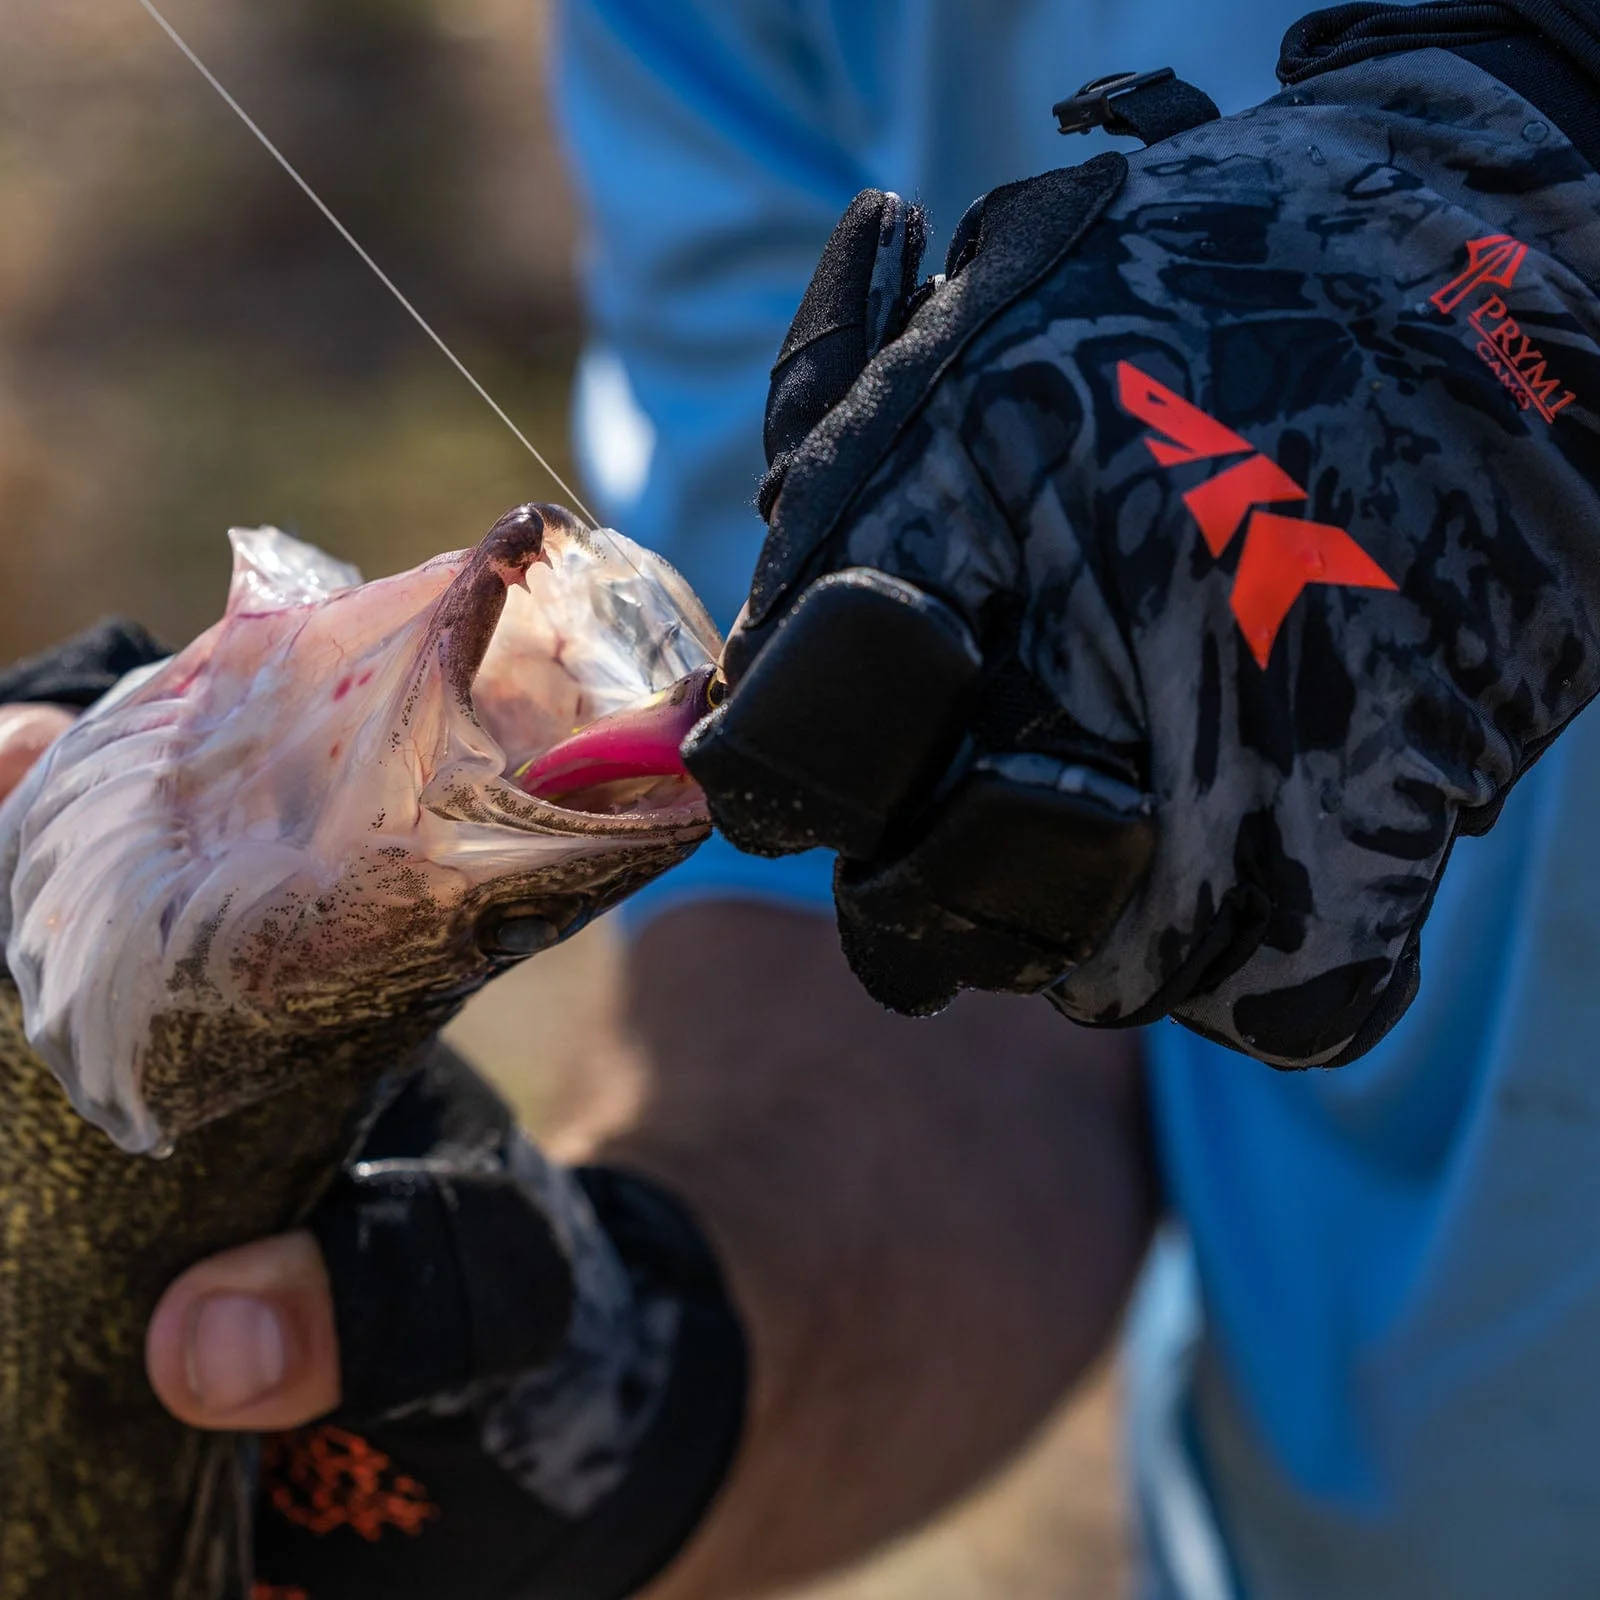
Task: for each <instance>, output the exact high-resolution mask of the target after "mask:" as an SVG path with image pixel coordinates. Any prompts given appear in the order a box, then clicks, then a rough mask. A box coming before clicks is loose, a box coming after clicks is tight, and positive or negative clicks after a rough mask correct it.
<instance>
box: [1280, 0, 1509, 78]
mask: <svg viewBox="0 0 1600 1600" xmlns="http://www.w3.org/2000/svg"><path fill="white" fill-rule="evenodd" d="M1520 31H1523V24H1522V21H1521V19H1520V18H1519V17H1518V16H1517V13H1516V12H1515V11H1514V10H1513V9H1512V8H1511V6H1509V5H1498V4H1493V3H1487V4H1480V3H1474V4H1455V3H1452V0H1445V3H1443V4H1437V5H1419V6H1404V5H1383V4H1377V3H1362V4H1357V5H1343V6H1330V7H1329V8H1328V9H1327V10H1325V11H1313V12H1311V13H1310V14H1309V15H1307V16H1304V17H1302V18H1301V19H1300V20H1299V21H1298V22H1297V23H1295V24H1294V25H1293V26H1292V27H1291V28H1290V29H1289V31H1288V32H1287V33H1286V34H1285V35H1284V37H1283V47H1282V50H1281V52H1280V54H1279V56H1278V81H1279V82H1280V83H1283V84H1286V85H1290V86H1292V85H1295V84H1299V83H1304V82H1305V81H1306V80H1307V79H1308V78H1313V77H1316V76H1317V75H1318V74H1320V73H1324V72H1334V71H1337V70H1338V69H1339V68H1340V67H1349V66H1354V65H1355V64H1356V62H1358V61H1370V60H1372V59H1373V58H1374V57H1376V56H1383V55H1391V54H1393V53H1394V52H1395V51H1397V50H1421V49H1426V48H1428V47H1430V46H1433V47H1437V48H1439V49H1443V50H1453V49H1455V48H1457V47H1458V46H1461V45H1469V44H1473V43H1478V42H1481V41H1484V40H1489V39H1498V38H1501V37H1503V36H1504V35H1506V34H1508V33H1516V32H1520Z"/></svg>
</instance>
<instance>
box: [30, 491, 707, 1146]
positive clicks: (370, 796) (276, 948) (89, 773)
mask: <svg viewBox="0 0 1600 1600" xmlns="http://www.w3.org/2000/svg"><path fill="white" fill-rule="evenodd" d="M231 538H232V540H233V550H234V570H233V580H232V584H231V587H230V591H229V596H228V603H227V608H226V612H225V614H224V616H223V618H222V620H221V621H220V622H218V623H217V624H216V625H215V626H213V627H212V628H210V629H209V630H207V631H206V632H205V633H203V634H202V635H201V636H200V637H199V638H197V639H196V640H195V641H194V642H193V643H192V644H190V645H189V646H188V647H187V648H186V649H184V650H182V651H180V652H179V653H178V654H177V655H175V656H173V657H171V658H169V659H167V660H166V661H164V662H160V663H157V664H155V665H154V666H152V667H148V668H144V669H141V671H139V672H137V673H134V674H130V675H129V677H128V678H125V679H124V680H123V681H122V682H121V683H120V684H118V686H117V687H116V688H115V689H114V690H113V691H112V692H111V693H110V694H109V695H107V696H106V697H104V699H102V700H101V701H100V702H99V703H98V704H97V705H96V706H95V707H93V708H91V709H90V711H88V712H87V713H86V714H85V715H84V716H83V717H82V718H81V719H79V720H78V721H77V722H76V723H75V724H74V725H73V726H72V727H71V728H70V729H69V730H68V731H67V732H66V733H64V734H63V735H62V736H61V737H60V738H59V739H57V740H56V741H55V743H53V744H52V745H51V746H50V747H49V749H48V750H47V751H46V752H45V753H44V755H43V756H42V757H41V758H40V759H39V760H38V761H37V763H36V764H35V765H34V766H33V767H32V768H31V770H30V771H29V772H28V773H27V775H26V776H25V777H24V778H23V780H22V782H21V783H20V784H19V785H18V787H17V788H16V789H15V790H14V791H13V792H12V794H11V795H10V796H9V798H8V799H6V801H5V803H4V806H3V807H0V941H3V945H4V950H5V956H6V961H7V965H8V966H9V968H10V971H11V975H12V978H13V980H14V981H15V983H16V986H17V988H18V991H19V993H20V995H21V998H22V1003H23V1018H24V1025H25V1027H26V1030H27V1034H28V1038H29V1042H30V1043H31V1044H32V1046H33V1047H34V1049H35V1050H36V1051H37V1052H38V1054H39V1055H40V1056H41V1057H42V1058H43V1059H44V1060H45V1061H46V1062H47V1063H48V1065H49V1066H50V1067H51V1069H52V1070H53V1071H54V1072H55V1074H56V1076H57V1077H58V1078H59V1079H60V1080H61V1082H62V1084H63V1086H64V1087H65V1089H66V1090H67V1093H68V1094H69V1096H70V1097H71V1099H72V1101H73V1104H74V1105H75V1106H76V1107H77V1109H78V1110H79V1112H81V1113H82V1114H83V1115H84V1116H85V1117H86V1118H88V1120H90V1121H91V1122H93V1123H95V1124H96V1125H97V1126H99V1127H100V1128H102V1129H104V1130H105V1132H106V1133H108V1134H109V1135H110V1136H111V1137H112V1138H113V1139H114V1140H115V1141H116V1142H117V1143H118V1144H119V1145H121V1146H122V1147H123V1148H125V1149H127V1150H131V1151H152V1150H157V1149H160V1148H162V1147H163V1146H166V1145H169V1144H170V1143H171V1142H172V1141H173V1140H175V1139H177V1138H179V1137H181V1136H182V1135H183V1134H184V1133H185V1132H186V1131H188V1130H189V1129H191V1128H193V1127H195V1126H198V1125H200V1124H201V1123H203V1122H206V1121H209V1120H211V1119H212V1118H215V1117H217V1116H220V1115H223V1114H225V1113H227V1112H229V1111H232V1110H235V1109H237V1108H239V1107H241V1106H243V1105H246V1104H249V1103H251V1102H253V1101H255V1100H259V1099H261V1098H264V1097H266V1096H267V1095H269V1094H271V1093H273V1092H274V1090H275V1089H276V1088H277V1087H280V1086H281V1085H282V1083H283V1082H284V1081H285V1074H287V1073H291V1072H293V1071H294V1070H297V1068H296V1063H297V1062H299V1063H303V1062H304V1061H305V1060H307V1059H308V1058H310V1057H313V1056H314V1055H315V1053H316V1049H317V1046H318V1044H319V1042H322V1043H326V1042H327V1041H331V1040H335V1039H339V1038H348V1037H352V1036H355V1035H357V1034H359V1033H360V1031H361V1029H362V1028H363V1027H367V1026H370V1025H371V1024H373V1023H374V1021H375V1020H377V1021H383V1022H386V1023H392V1022H393V1021H394V1020H395V1019H397V1018H399V1019H403V1020H406V1021H409V1023H411V1024H412V1025H413V1027H412V1032H413V1033H414V1034H415V1035H416V1037H417V1038H418V1039H419V1040H420V1039H421V1038H423V1037H426V1035H427V1034H428V1033H430V1032H431V1031H432V1030H433V1029H434V1028H436V1027H437V1026H439V1025H440V1024H441V1023H442V1022H443V1021H445V1020H447V1018H448V1017H449V1016H450V1015H451V1014H452V1013H453V1011H454V1010H455V1009H456V1008H458V1007H459V1006H460V1005H461V1004H462V1003H463V1002H464V1001H465V1000H466V999H467V998H468V997H469V996H470V995H471V994H472V993H473V992H474V991H475V990H476V989H478V988H479V987H480V986H481V985H482V984H483V983H484V982H485V981H487V980H488V979H489V978H490V977H492V976H493V975H494V974H495V973H496V972H498V971H499V970H501V969H502V968H504V967H506V966H508V965H511V964H513V963H515V962H517V961H520V960H522V959H524V958H525V957H527V956H529V955H531V954H534V953H535V952H536V951H538V950H541V949H544V948H546V947H548V946H549V945H551V944H553V943H555V942H556V941H557V940H559V939H561V938H563V937H565V936H566V935H567V934H569V933H571V932H573V931H574V930H575V929H576V928H578V927H579V926H581V925H582V924H583V923H584V922H586V921H587V920H588V919H589V918H590V917H592V916H593V915H594V914H595V913H597V912H599V911H602V910H604V909H605V908H606V907H608V906H609V905H611V904H613V903H614V902H616V901H617V900H619V899H620V898H622V897H623V896H625V895H627V894H628V893H630V892H632V891H633V890H635V889H637V888H639V887H641V886H642V885H643V884H645V883H646V882H648V881H649V880H650V879H651V878H653V877H655V876H656V875H657V874H659V873H660V872H662V871H664V870H665V869H666V868H667V867H669V866H672V865H674V864H675V863H676V862H678V861H680V860H682V859H683V858H684V857H685V856H686V855H688V854H689V852H690V851H692V850H693V849H694V847H695V846H696V845H697V844H698V843H699V842H700V841H701V840H702V839H703V838H704V837H705V836H706V834H707V833H708V831H709V821H708V817H707V813H706V808H705V804H704V801H703V798H702V796H701V794H700V792H699V790H698V788H697V787H696V786H695V784H694V783H693V781H692V780H691V779H690V778H689V777H688V775H687V774H686V773H685V772H684V771H683V769H682V764H681V761H679V759H678V757H677V745H678V743H679V742H680V741H681V739H682V736H683V734H684V733H686V732H687V730H688V728H689V726H691V725H692V723H693V722H694V721H695V720H696V719H697V718H698V717H699V715H701V714H702V713H703V712H704V710H705V709H706V695H707V692H708V684H709V682H710V679H711V662H712V659H713V658H714V656H715V654H716V652H717V649H718V647H719V640H718V638H717V633H716V630H715V628H714V627H713V626H712V624H711V622H710V621H709V619H708V618H707V617H706V615H705V612H704V610H703V609H702V608H701V606H700V605H699V603H698V601H696V599H695V598H694V596H693V594H692V592H691V591H690V590H689V588H688V587H687V585H686V584H685V583H684V582H683V580H682V579H681V578H680V577H679V576H678V575H677V573H676V572H674V571H673V570H672V568H671V567H669V566H668V565H667V564H666V563H665V562H663V561H662V560H660V558H659V557H656V556H654V555H652V554H651V553H649V552H648V551H645V550H643V549H641V548H639V547H637V546H634V545H632V544H630V543H629V542H628V541H627V540H625V539H623V538H622V536H621V535H619V534H615V533H612V532H610V531H609V530H601V531H599V532H595V531H591V530H588V529H586V528H584V527H583V526H582V525H581V524H579V523H578V522H577V521H576V519H575V518H573V517H572V516H571V515H570V514H569V513H567V512H565V511H562V510H561V509H560V508H559V507H553V506H533V505H529V506H522V507H518V508H517V509H516V510H514V511H512V512H510V513H508V514H507V515H506V516H505V517H502V518H501V519H500V521H499V522H497V523H496V524H495V526H494V527H493V528H492V529H491V530H490V532H489V534H488V535H487V537H486V538H485V539H484V540H483V541H482V543H480V544H479V545H478V546H477V547H476V548H474V549H470V550H458V551H454V552H451V553H449V554H446V555H441V556H439V557H437V558H436V559H434V560H432V561H429V562H427V563H426V564H425V565H423V566H421V567H418V568H416V569H414V570H412V571H409V572H405V573H401V574H398V575H396V576H393V577H388V578H381V579H378V580H376V581H374V582H371V583H362V582H361V580H360V576H359V574H358V573H357V572H356V571H355V570H354V569H353V568H351V567H348V566H346V565H345V564H343V563H341V562H338V561H334V560H332V559H331V558H329V557H328V556H326V555H324V554H323V553H322V552H320V551H318V550H316V549H314V548H313V547H311V546H310V545H307V544H304V543H302V542H300V541H299V540H297V539H293V538H290V537H289V536H288V535H286V534H283V533H280V532H278V531H277V530H275V529H254V530H235V531H234V532H233V534H232V535H231ZM234 1025H237V1027H238V1029H239V1030H240V1031H241V1032H242V1033H243V1034H245V1035H247V1036H248V1037H250V1038H252V1039H255V1040H257V1041H262V1040H275V1041H284V1040H287V1041H291V1042H292V1045H293V1047H292V1048H284V1049H279V1048H271V1049H255V1050H254V1051H253V1052H242V1053H241V1056H240V1060H239V1061H238V1062H235V1063H234V1064H232V1065H230V1066H227V1067H219V1066H218V1065H217V1063H216V1059H215V1058H216V1057H217V1054H218V1052H217V1051H216V1049H215V1046H214V1043H213V1045H212V1047H211V1048H210V1050H209V1054H210V1056H211V1057H212V1058H213V1059H212V1060H211V1061H210V1062H208V1060H207V1059H204V1057H205V1056H206V1054H207V1053H208V1052H207V1051H206V1050H203V1049H202V1048H201V1046H200V1044H199V1043H198V1042H197V1041H200V1040H202V1039H209V1040H211V1041H215V1039H216V1037H217V1035H218V1029H219V1027H220V1028H222V1029H224V1030H226V1029H227V1028H228V1027H230V1026H234ZM391 1031H392V1029H391ZM186 1041H195V1042H191V1043H186Z"/></svg>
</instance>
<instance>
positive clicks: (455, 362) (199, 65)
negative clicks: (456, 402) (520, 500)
mask: <svg viewBox="0 0 1600 1600" xmlns="http://www.w3.org/2000/svg"><path fill="white" fill-rule="evenodd" d="M139 4H140V5H141V6H143V7H144V9H145V10H146V11H148V12H149V13H150V16H151V18H152V19H153V20H154V21H155V23H156V25H157V26H158V27H159V28H160V29H161V31H162V32H163V33H164V34H166V36H167V37H168V38H169V39H170V40H171V41H172V42H173V43H174V44H175V45H176V46H177V47H178V49H179V50H181V51H182V52H183V54H184V55H185V56H186V57H187V58H188V61H189V63H190V65H191V66H193V68H194V69H195V71H196V72H198V73H199V74H200V76H201V77H202V78H204V79H205V80H206V82H207V83H209V84H210V85H211V87H212V88H213V89H215V90H216V91H217V93H218V94H219V95H220V96H221V97H222V99H223V101H224V103H225V104H226V105H227V106H228V108H229V110H231V111H232V112H233V114H234V115H235V116H236V117H237V118H238V119H239V120H240V121H241V122H242V123H243V124H244V125H245V127H247V128H248V129H249V130H250V131H251V133H253V134H254V135H255V136H256V138H257V139H258V140H260V142H261V144H262V146H263V148H264V149H265V150H266V152H267V154H268V155H270V156H271V157H272V159H273V160H274V161H276V162H277V163H278V165H279V166H280V167H282V168H283V170H284V171H285V172H287V173H288V174H289V176H290V177H291V178H293V179H294V181H295V183H296V184H298V185H299V187H300V191H301V193H303V194H304V195H305V197H306V199H308V200H309V201H310V202H311V203H312V205H314V206H315V207H316V208H317V210H318V211H320V212H321V213H322V214H323V216H324V217H326V218H327V219H328V222H329V223H330V224H331V225H332V227H333V229H334V231H335V232H336V233H337V234H338V235H339V237H340V238H341V239H343V240H344V242H345V243H346V244H347V245H349V246H350V248H351V249H352V250H354V251H355V253H356V254H357V255H358V256H360V257H361V259H362V260H363V261H364V262H365V263H366V264H367V266H368V268H370V269H371V271H372V274H373V276H374V277H375V278H377V280H378V282H379V283H381V284H382V285H383V286H384V288H385V289H387V290H388V291H389V293H390V294H392V295H393V296H394V297H395V299H396V300H398V301H399V302H400V304H401V306H403V307H404V308H405V311H406V313H407V315H409V316H410V318H411V320H412V321H413V322H415V323H416V325H417V326H418V327H419V328H421V329H422V331H423V332H424V333H425V334H427V336H428V337H429V338H430V339H431V340H433V342H434V343H435V344H436V345H437V346H438V347H439V350H440V353H441V354H442V355H443V356H444V358H445V360H447V361H448V362H449V363H450V365H451V366H453V367H454V368H455V369H456V371H457V372H459V373H460V374H461V376H462V377H463V378H465V379H466V380H467V382H468V383H470V384H471V385H472V387H473V388H474V389H475V390H477V392H478V395H479V397H480V398H481V399H482V400H483V402H484V404H485V405H487V406H488V407H489V409H490V410H491V411H492V412H494V414H495V415H496V416H497V417H499V419H500V420H501V421H502V422H503V423H505V425H506V426H507V427H508V428H509V429H510V430H511V432H512V433H513V434H514V435H515V436H516V438H517V439H518V440H519V441H520V443H521V444H522V447H523V448H524V449H525V450H526V451H527V452H528V454H529V455H531V456H532V457H533V459H534V460H535V461H537V462H538V463H539V465H540V466H541V467H543V468H544V470H545V471H546V472H548V473H549V474H550V476H551V478H552V479H553V480H554V481H555V484H556V486H557V487H558V488H559V489H560V490H561V492H562V493H563V494H564V495H566V496H567V498H568V499H569V500H570V501H571V502H572V504H573V505H574V506H576V507H577V508H578V510H579V511H581V512H582V513H583V515H584V516H585V517H586V518H587V519H588V522H589V526H590V527H591V528H597V527H599V523H598V521H597V520H596V518H595V515H594V513H593V512H592V511H590V509H589V508H588V506H586V505H585V504H584V503H583V501H582V500H580V499H579V498H578V493H577V491H576V490H575V489H574V488H573V487H572V485H571V484H569V483H568V482H567V480H566V479H565V478H563V477H562V476H561V474H560V473H559V472H557V471H556V469H555V468H554V467H552V466H551V465H550V463H549V462H548V461H547V460H545V458H544V456H543V455H542V454H541V453H540V451H539V450H538V448H537V447H536V446H535V445H534V443H533V441H532V440H531V439H530V438H529V437H528V436H527V434H525V433H524V432H523V431H522V429H521V428H519V427H518V426H517V425H516V423H514V422H513V421H512V420H511V418H510V417H508V416H507V415H506V414H505V412H504V411H503V410H502V409H501V407H500V404H499V402H498V401H497V400H496V399H495V398H494V396H493V395H492V394H490V393H489V391H488V390H487V389H485V388H484V386H483V385H482V384H481V383H479V382H478V380H477V379H476V378H475V377H473V375H472V374H471V373H470V372H469V371H468V370H467V368H466V364H465V363H464V362H463V361H462V360H461V358H460V357H459V356H458V355H457V354H456V353H455V351H454V350H452V349H451V348H450V346H449V345H447V344H446V343H445V342H444V340H443V339H441V338H440V337H439V335H438V334H437V333H435V332H434V331H433V328H432V326H431V325H430V324H429V322H428V319H427V318H426V317H425V316H423V314H422V313H421V312H420V311H418V310H417V308H416V307H415V306H414V305H412V303H411V302H410V301H409V300H408V299H406V297H405V295H403V294H402V293H401V292H400V288H399V285H398V284H396V283H395V281H394V280H393V279H392V278H391V277H390V276H389V274H388V273H387V272H385V271H384V270H383V268H382V267H380V266H379V265H378V263H377V262H376V261H374V260H373V259H372V257H371V256H370V255H368V254H367V252H366V250H365V249H364V248H363V247H362V244H361V241H360V240H359V239H357V238H356V236H355V235H354V234H353V233H351V231H350V230H349V229H348V228H347V227H345V225H344V224H343V223H342V222H341V221H340V220H339V219H338V218H337V217H336V216H335V215H334V214H333V212H332V211H331V210H329V208H328V207H327V205H326V204H325V203H324V202H323V199H322V196H321V195H319V194H318V193H317V191H316V190H315V189H313V188H312V187H311V185H310V184H309V183H307V182H306V180H305V179H304V178H302V177H301V176H300V174H299V173H298V172H297V171H296V170H295V167H294V163H293V162H291V161H290V160H289V158H288V157H287V156H286V155H284V153H283V152H282V151H281V150H280V149H279V148H278V147H277V145H275V144H274V143H273V142H272V140H271V139H269V138H268V137H267V136H266V134H265V133H263V132H262V131H261V129H260V128H258V127H257V126H256V124H255V122H254V120H253V119H252V118H251V116H250V113H249V112H248V111H246V110H245V108H244V107H243V106H242V105H240V104H239V102H238V101H237V100H235V99H234V98H233V96H232V95H231V94H229V93H228V91H227V89H226V88H224V87H223V85H222V83H221V82H220V81H219V79H218V78H217V76H216V74H215V73H213V72H212V70H211V69H210V67H208V66H207V65H206V64H205V62H203V61H202V60H201V59H200V57H199V56H197V55H196V54H195V53H194V51H193V50H191V49H190V48H189V44H188V41H187V40H186V39H185V38H184V37H183V35H182V34H181V33H179V32H178V30H177V29H176V28H175V27H173V25H172V24H171V23H170V22H168V21H167V19H166V18H165V17H164V16H162V14H161V13H160V12H159V11H158V10H157V9H156V8H155V6H154V5H153V4H152V3H151V0H139ZM630 565H631V563H630Z"/></svg>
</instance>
